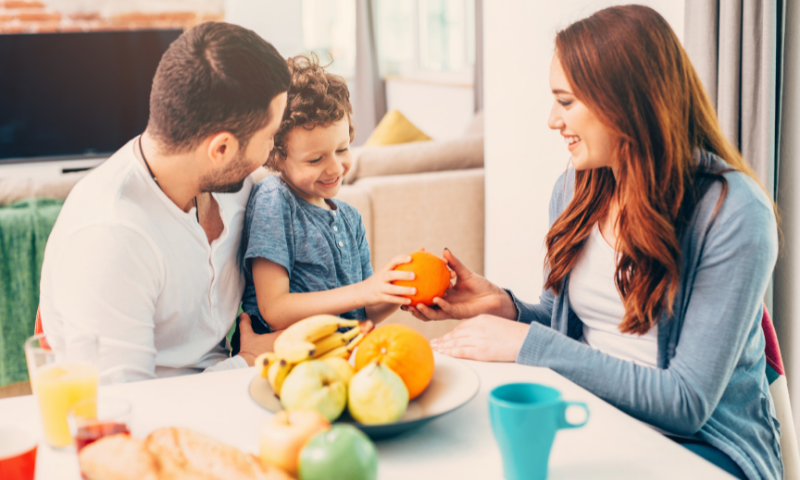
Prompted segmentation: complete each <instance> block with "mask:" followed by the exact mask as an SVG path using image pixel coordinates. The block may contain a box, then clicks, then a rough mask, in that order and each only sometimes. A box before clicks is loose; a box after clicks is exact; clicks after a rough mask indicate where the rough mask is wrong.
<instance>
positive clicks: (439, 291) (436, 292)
mask: <svg viewBox="0 0 800 480" xmlns="http://www.w3.org/2000/svg"><path fill="white" fill-rule="evenodd" d="M395 270H400V271H404V272H414V274H416V277H415V278H414V280H410V281H408V280H396V281H394V282H392V283H393V284H395V285H400V286H403V287H414V288H416V289H417V293H416V294H415V295H403V296H404V297H407V298H410V299H411V305H412V306H414V305H417V304H418V303H424V304H425V305H429V306H430V305H433V299H434V298H435V297H441V296H443V295H444V292H446V291H447V287H449V286H450V270H448V268H447V263H445V261H444V260H442V259H441V258H439V257H437V256H436V255H433V254H431V253H428V252H423V251H419V252H414V253H412V254H411V262H409V263H404V264H402V265H398V266H396V267H395Z"/></svg>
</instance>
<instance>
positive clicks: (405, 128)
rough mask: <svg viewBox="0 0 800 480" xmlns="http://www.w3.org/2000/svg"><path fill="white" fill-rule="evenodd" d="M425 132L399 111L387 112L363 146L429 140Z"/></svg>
mask: <svg viewBox="0 0 800 480" xmlns="http://www.w3.org/2000/svg"><path fill="white" fill-rule="evenodd" d="M430 139H431V137H429V136H427V135H426V134H425V132H423V131H422V130H420V129H419V128H417V126H416V125H414V124H413V123H411V120H409V119H407V118H406V117H405V115H403V114H402V113H400V111H399V110H389V112H387V113H386V115H384V116H383V118H382V119H381V121H380V122H379V123H378V126H376V127H375V130H373V131H372V133H371V134H370V136H369V138H368V139H367V141H366V142H365V143H364V145H365V146H376V145H395V144H398V143H409V142H422V141H425V140H430Z"/></svg>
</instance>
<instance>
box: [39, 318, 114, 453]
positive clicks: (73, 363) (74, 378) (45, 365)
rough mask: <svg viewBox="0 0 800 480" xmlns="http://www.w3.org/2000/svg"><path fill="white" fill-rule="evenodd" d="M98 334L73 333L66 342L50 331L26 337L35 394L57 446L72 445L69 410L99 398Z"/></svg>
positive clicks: (52, 443)
mask: <svg viewBox="0 0 800 480" xmlns="http://www.w3.org/2000/svg"><path fill="white" fill-rule="evenodd" d="M97 342H98V340H97V336H96V335H90V334H85V335H84V334H78V335H71V336H70V337H69V339H68V342H67V343H66V345H64V344H56V343H55V342H52V341H48V339H47V334H40V335H34V336H33V337H31V338H29V339H28V340H26V341H25V358H26V359H27V361H28V374H29V375H30V379H31V388H32V390H33V394H34V395H35V396H36V398H37V400H38V402H39V412H40V414H41V417H42V427H43V429H44V438H45V441H46V442H47V444H48V445H50V446H51V447H53V448H56V449H64V448H68V447H70V446H71V445H72V437H71V436H70V434H69V427H68V426H67V412H68V411H69V409H70V408H72V406H73V405H75V404H76V403H77V402H79V401H81V400H84V399H87V398H97V383H98V370H97V363H96V361H97Z"/></svg>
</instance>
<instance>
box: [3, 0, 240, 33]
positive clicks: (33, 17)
mask: <svg viewBox="0 0 800 480" xmlns="http://www.w3.org/2000/svg"><path fill="white" fill-rule="evenodd" d="M223 16H224V15H223V0H160V1H158V2H152V1H147V0H126V1H124V2H121V1H117V0H6V1H5V2H3V1H0V33H49V32H80V31H90V30H126V29H144V28H191V27H193V26H194V25H197V24H199V23H202V22H205V21H210V20H221V19H222V18H223Z"/></svg>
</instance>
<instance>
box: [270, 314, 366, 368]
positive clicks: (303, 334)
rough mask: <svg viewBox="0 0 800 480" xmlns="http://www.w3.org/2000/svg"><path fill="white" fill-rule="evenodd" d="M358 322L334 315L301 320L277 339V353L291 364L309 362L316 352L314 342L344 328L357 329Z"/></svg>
mask: <svg viewBox="0 0 800 480" xmlns="http://www.w3.org/2000/svg"><path fill="white" fill-rule="evenodd" d="M357 325H358V320H345V319H343V318H340V317H336V316H333V315H315V316H313V317H308V318H306V319H305V320H300V321H299V322H297V323H295V324H294V325H292V326H290V327H289V328H287V329H286V330H285V331H284V332H283V333H282V334H281V335H280V336H279V337H278V338H277V339H275V353H276V354H277V355H278V357H280V358H282V359H284V360H286V361H287V362H289V363H300V362H302V361H304V360H308V359H309V358H310V357H311V356H312V355H314V353H315V351H316V347H315V345H314V342H316V341H317V340H319V339H321V338H323V337H326V336H328V335H330V334H332V333H334V332H336V330H338V329H339V328H342V327H355V326H357Z"/></svg>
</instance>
